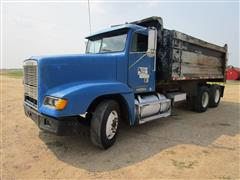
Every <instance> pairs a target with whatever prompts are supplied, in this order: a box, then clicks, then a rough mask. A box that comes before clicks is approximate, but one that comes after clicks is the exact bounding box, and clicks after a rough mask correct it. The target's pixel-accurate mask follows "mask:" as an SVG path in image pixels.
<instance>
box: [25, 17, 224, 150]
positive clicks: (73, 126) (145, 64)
mask: <svg viewBox="0 0 240 180" xmlns="http://www.w3.org/2000/svg"><path fill="white" fill-rule="evenodd" d="M86 39H87V40H88V42H87V45H86V53H85V54H76V55H59V56H40V57H37V56H36V57H35V56H33V57H31V58H29V59H27V60H25V61H24V64H23V69H24V109H25V114H26V116H28V117H30V118H31V119H32V120H34V121H35V122H36V124H37V125H38V127H39V128H40V129H42V130H44V131H48V132H52V133H55V134H57V135H62V136H63V135H73V134H76V133H79V129H80V127H81V126H82V125H86V126H88V127H89V131H90V138H91V141H92V143H93V144H94V145H96V146H98V147H100V148H103V149H107V148H109V147H110V146H112V145H113V144H114V142H115V141H116V137H117V134H118V130H119V124H120V123H122V122H125V123H127V124H129V126H134V125H139V124H143V123H146V122H149V121H152V120H159V119H161V118H164V117H168V116H170V115H171V108H172V107H173V106H174V104H175V103H177V102H182V101H186V103H187V105H188V106H189V107H190V109H192V110H194V111H196V112H205V111H206V110H207V109H208V107H217V106H218V104H219V102H220V98H221V97H223V93H224V86H221V85H218V84H221V83H219V82H225V68H226V62H227V45H224V46H223V47H221V46H217V45H214V44H211V43H208V42H206V41H203V40H200V39H198V38H195V37H192V36H189V35H187V34H184V33H181V32H178V31H175V30H168V29H165V28H163V21H162V19H161V18H160V17H155V16H154V17H150V18H146V19H143V20H139V21H135V22H131V23H125V24H122V25H115V26H111V27H110V28H108V29H105V30H102V31H100V32H97V33H95V34H92V35H90V36H88V37H86ZM196 115H197V113H196Z"/></svg>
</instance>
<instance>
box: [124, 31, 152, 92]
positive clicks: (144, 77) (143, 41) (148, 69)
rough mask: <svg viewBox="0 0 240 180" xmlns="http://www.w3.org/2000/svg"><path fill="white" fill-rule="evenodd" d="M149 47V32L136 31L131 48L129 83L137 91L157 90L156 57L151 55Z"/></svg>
mask: <svg viewBox="0 0 240 180" xmlns="http://www.w3.org/2000/svg"><path fill="white" fill-rule="evenodd" d="M147 49H148V35H147V33H140V32H134V33H133V34H132V42H131V45H130V49H129V61H128V62H129V63H128V64H129V65H128V85H129V86H130V87H131V88H132V89H133V90H134V92H135V93H141V92H151V91H155V70H154V62H155V57H149V56H148V55H147Z"/></svg>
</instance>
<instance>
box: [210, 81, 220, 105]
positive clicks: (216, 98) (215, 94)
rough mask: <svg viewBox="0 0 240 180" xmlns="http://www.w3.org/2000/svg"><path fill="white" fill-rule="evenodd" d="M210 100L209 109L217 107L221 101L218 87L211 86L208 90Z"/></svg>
mask: <svg viewBox="0 0 240 180" xmlns="http://www.w3.org/2000/svg"><path fill="white" fill-rule="evenodd" d="M209 93H210V100H209V107H217V106H218V104H219V103H220V100H221V89H220V86H218V85H212V86H210V88H209Z"/></svg>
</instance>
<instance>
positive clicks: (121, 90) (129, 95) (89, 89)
mask: <svg viewBox="0 0 240 180" xmlns="http://www.w3.org/2000/svg"><path fill="white" fill-rule="evenodd" d="M111 94H120V95H121V96H122V97H123V98H124V99H125V101H126V103H127V105H128V110H129V115H130V123H131V124H132V123H134V119H135V114H134V109H135V105H134V94H133V91H132V89H130V88H129V87H128V86H127V85H126V84H123V83H121V82H118V81H99V82H96V81H94V82H80V83H70V84H65V85H63V86H58V87H56V88H53V89H50V90H48V91H47V93H46V94H45V96H53V97H59V98H64V99H67V100H68V104H67V106H66V108H65V109H63V110H61V111H59V110H55V109H51V108H49V107H47V106H45V105H44V104H43V103H41V106H40V108H39V112H40V113H43V114H48V115H50V116H53V117H64V116H74V115H79V114H84V113H85V112H86V111H87V109H88V107H89V106H90V104H91V103H92V102H93V101H94V100H95V99H96V98H97V97H100V96H103V95H111Z"/></svg>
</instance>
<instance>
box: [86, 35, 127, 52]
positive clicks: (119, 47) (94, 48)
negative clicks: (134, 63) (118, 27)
mask: <svg viewBox="0 0 240 180" xmlns="http://www.w3.org/2000/svg"><path fill="white" fill-rule="evenodd" d="M126 39H127V34H121V35H116V36H111V37H101V38H100V39H96V40H90V39H89V40H88V43H87V49H86V53H87V54H89V53H93V54H96V53H106V52H119V51H123V50H124V47H125V43H126Z"/></svg>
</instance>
